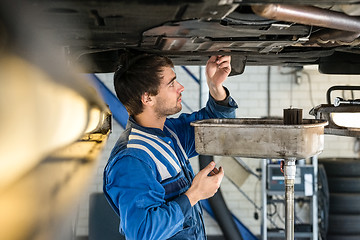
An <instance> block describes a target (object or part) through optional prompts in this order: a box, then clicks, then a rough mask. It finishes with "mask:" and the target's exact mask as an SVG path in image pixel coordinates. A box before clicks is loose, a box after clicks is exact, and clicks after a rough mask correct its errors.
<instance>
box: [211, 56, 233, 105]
mask: <svg viewBox="0 0 360 240" xmlns="http://www.w3.org/2000/svg"><path fill="white" fill-rule="evenodd" d="M230 61H231V57H230V56H212V57H210V59H209V60H208V61H207V64H206V80H207V84H208V86H209V91H210V94H211V96H212V97H213V98H214V99H215V100H216V101H222V100H224V99H225V98H226V91H225V89H224V87H223V82H224V81H225V80H226V78H227V77H228V76H229V74H230V72H231V64H230Z"/></svg>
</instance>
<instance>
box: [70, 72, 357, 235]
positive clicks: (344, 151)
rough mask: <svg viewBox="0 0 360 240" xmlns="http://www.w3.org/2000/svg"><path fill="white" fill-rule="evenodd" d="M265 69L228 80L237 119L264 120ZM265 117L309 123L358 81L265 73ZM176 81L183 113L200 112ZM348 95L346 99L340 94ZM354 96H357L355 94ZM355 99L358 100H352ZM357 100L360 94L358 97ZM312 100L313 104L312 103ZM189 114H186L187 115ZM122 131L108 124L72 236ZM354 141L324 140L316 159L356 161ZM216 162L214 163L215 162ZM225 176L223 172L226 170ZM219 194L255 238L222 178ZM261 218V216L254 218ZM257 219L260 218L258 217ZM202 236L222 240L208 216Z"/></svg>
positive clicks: (255, 225) (241, 204)
mask: <svg viewBox="0 0 360 240" xmlns="http://www.w3.org/2000/svg"><path fill="white" fill-rule="evenodd" d="M189 69H190V70H191V72H192V73H193V74H194V75H196V76H197V77H198V76H199V67H189ZM268 71H269V68H268V67H262V66H261V67H246V69H245V72H244V73H243V74H242V75H239V76H234V77H229V79H228V80H227V82H226V83H225V86H227V87H228V89H229V90H230V92H231V95H232V97H233V98H234V99H235V100H236V101H237V103H238V105H239V109H238V110H237V117H264V116H267V113H268V108H267V106H268V105H267V104H268V102H267V99H268V98H267V74H268ZM270 71H271V74H270V95H271V96H270V116H272V117H282V112H283V109H284V108H289V107H290V106H292V107H294V108H302V109H304V111H303V116H304V118H311V119H312V118H313V117H312V116H310V115H309V114H308V112H309V110H310V109H311V108H312V107H313V105H315V106H316V105H319V104H321V103H326V91H327V89H328V88H329V87H331V86H333V85H356V84H359V80H360V76H336V75H331V76H330V75H322V74H319V73H318V72H317V70H316V69H315V68H306V69H305V70H304V71H303V72H299V73H298V74H297V76H295V75H294V74H293V73H292V72H293V69H292V68H280V67H271V68H270ZM176 73H177V79H178V81H179V82H180V83H181V84H183V85H184V87H185V91H184V93H183V102H185V104H186V105H188V106H189V108H188V107H186V106H185V104H184V106H183V112H190V111H191V110H197V109H198V108H199V85H198V84H197V83H196V82H195V81H194V80H193V79H192V78H191V77H189V75H188V74H187V73H185V71H184V70H183V69H182V68H181V67H176ZM98 76H99V77H100V78H101V79H102V80H103V82H104V83H105V84H106V85H107V86H108V87H109V88H110V89H113V87H112V85H113V84H112V74H100V75H98ZM339 94H342V93H341V92H339V93H338V92H336V93H333V95H332V96H341V95H339ZM345 94H347V93H345ZM356 95H357V94H356ZM356 95H355V97H356V98H360V97H359V96H356ZM359 95H360V94H359ZM311 99H312V100H311ZM190 109H191V110H190ZM121 131H122V129H121V127H120V126H119V125H118V124H117V123H116V122H115V121H113V128H112V133H111V134H110V137H109V140H108V143H107V146H106V148H105V151H104V152H103V154H102V156H101V160H100V161H99V166H98V170H97V171H96V173H95V175H94V180H93V182H92V183H91V184H90V186H89V189H88V191H86V193H85V194H84V196H83V199H82V201H81V203H80V204H79V207H78V214H77V221H76V222H77V226H76V234H77V236H87V235H88V208H89V204H88V199H89V194H90V193H92V192H99V191H102V171H103V168H104V166H105V164H106V161H107V157H108V156H109V153H110V151H111V148H112V147H113V145H114V143H115V141H116V140H117V138H118V136H119V135H120V133H121ZM353 147H354V138H349V137H339V136H325V150H324V152H323V153H322V154H321V155H320V156H319V157H336V156H341V157H356V156H357V154H356V153H354V151H353ZM219 158H220V157H217V158H216V160H219ZM197 161H198V160H197V158H194V159H191V162H192V164H193V166H194V169H198V162H197ZM244 161H245V162H246V163H247V164H248V165H249V166H250V167H251V168H252V169H253V170H255V169H257V168H260V160H259V159H244ZM225 172H226V169H225ZM241 189H242V190H243V191H244V192H245V193H246V194H247V195H248V197H249V198H250V199H252V201H254V202H255V203H256V204H257V205H258V206H260V205H261V197H260V191H261V185H260V182H259V181H258V180H257V179H256V178H255V177H254V176H250V177H249V178H248V179H247V180H246V182H245V183H244V184H243V186H242V188H241ZM221 190H222V193H223V195H224V198H225V200H226V202H227V204H228V207H229V208H230V209H231V210H232V212H233V213H234V214H235V215H236V216H237V217H238V218H239V219H240V220H241V221H242V222H243V223H246V224H245V225H246V226H247V227H248V228H249V229H250V230H251V231H252V232H253V233H254V234H256V235H259V234H260V219H259V220H255V219H254V212H255V208H254V206H253V204H251V203H250V202H249V201H248V200H247V199H246V198H245V197H244V196H243V195H242V194H241V193H240V192H239V191H238V190H237V189H236V188H235V187H234V186H233V185H232V184H231V183H230V182H229V181H228V179H226V178H224V180H223V182H222V186H221ZM259 215H260V213H259ZM260 216H261V215H260ZM205 224H206V230H207V233H208V234H209V235H221V230H220V228H219V227H218V225H217V224H216V222H215V221H214V220H212V219H211V217H209V216H208V215H206V217H205Z"/></svg>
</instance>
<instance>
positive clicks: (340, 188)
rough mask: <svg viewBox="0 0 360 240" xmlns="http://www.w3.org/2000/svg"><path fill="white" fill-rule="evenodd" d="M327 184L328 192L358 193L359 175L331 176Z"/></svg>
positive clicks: (359, 185) (359, 189)
mask: <svg viewBox="0 0 360 240" xmlns="http://www.w3.org/2000/svg"><path fill="white" fill-rule="evenodd" d="M328 185H329V191H330V193H360V177H358V178H356V177H349V178H345V177H332V178H329V179H328Z"/></svg>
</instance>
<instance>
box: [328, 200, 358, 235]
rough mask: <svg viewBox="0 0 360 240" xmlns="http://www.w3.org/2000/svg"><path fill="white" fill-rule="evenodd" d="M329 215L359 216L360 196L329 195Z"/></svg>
mask: <svg viewBox="0 0 360 240" xmlns="http://www.w3.org/2000/svg"><path fill="white" fill-rule="evenodd" d="M330 213H337V214H343V213H345V214H360V194H356V193H330ZM359 218H360V216H359ZM359 228H360V225H359Z"/></svg>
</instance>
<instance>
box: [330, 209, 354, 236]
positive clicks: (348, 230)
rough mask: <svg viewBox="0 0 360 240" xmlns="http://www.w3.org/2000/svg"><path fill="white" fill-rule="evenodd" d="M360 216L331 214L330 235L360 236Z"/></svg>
mask: <svg viewBox="0 0 360 240" xmlns="http://www.w3.org/2000/svg"><path fill="white" fill-rule="evenodd" d="M359 226H360V216H359V215H350V214H330V215H329V231H328V235H341V234H343V235H355V234H358V235H359V234H360V227H359Z"/></svg>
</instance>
